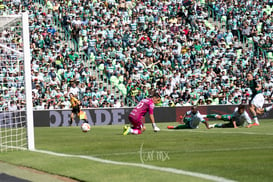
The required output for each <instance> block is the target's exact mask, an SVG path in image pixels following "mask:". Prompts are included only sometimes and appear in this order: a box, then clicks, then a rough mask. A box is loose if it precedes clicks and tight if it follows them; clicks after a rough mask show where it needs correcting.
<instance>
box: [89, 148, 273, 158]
mask: <svg viewBox="0 0 273 182" xmlns="http://www.w3.org/2000/svg"><path fill="white" fill-rule="evenodd" d="M262 149H273V146H264V147H237V148H234V147H233V148H219V149H213V150H211V149H201V150H180V151H170V152H168V154H175V153H193V152H226V151H240V150H262ZM147 152H149V151H148V150H147ZM143 153H145V151H143ZM135 154H140V151H136V152H120V153H118V152H117V153H111V154H94V155H92V156H95V157H103V156H113V155H135Z"/></svg>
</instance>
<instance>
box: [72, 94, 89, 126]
mask: <svg viewBox="0 0 273 182" xmlns="http://www.w3.org/2000/svg"><path fill="white" fill-rule="evenodd" d="M69 97H70V107H71V108H72V112H71V115H70V122H69V124H70V125H71V124H72V122H73V121H74V118H75V116H78V117H79V118H80V119H82V120H84V122H87V116H86V113H85V112H84V111H82V110H81V108H80V105H81V102H80V101H79V100H78V99H77V98H76V97H75V96H74V94H73V93H70V94H69Z"/></svg>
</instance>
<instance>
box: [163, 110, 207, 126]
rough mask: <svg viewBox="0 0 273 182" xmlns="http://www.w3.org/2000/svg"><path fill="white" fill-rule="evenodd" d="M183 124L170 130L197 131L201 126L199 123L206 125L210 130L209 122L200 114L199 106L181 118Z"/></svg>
mask: <svg viewBox="0 0 273 182" xmlns="http://www.w3.org/2000/svg"><path fill="white" fill-rule="evenodd" d="M180 119H181V121H182V122H181V124H180V125H177V126H168V127H167V128H168V129H196V128H198V126H199V123H200V122H201V123H204V124H205V125H206V127H207V129H209V124H208V122H207V121H206V120H205V119H204V118H203V116H202V115H201V114H200V112H199V111H198V109H197V106H192V107H191V110H189V111H187V112H186V113H185V114H184V117H181V118H180Z"/></svg>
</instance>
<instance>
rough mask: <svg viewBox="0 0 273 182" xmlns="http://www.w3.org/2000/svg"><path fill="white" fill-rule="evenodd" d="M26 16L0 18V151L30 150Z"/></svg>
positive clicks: (32, 146)
mask: <svg viewBox="0 0 273 182" xmlns="http://www.w3.org/2000/svg"><path fill="white" fill-rule="evenodd" d="M30 70H31V64H30V48H29V26H28V15H27V13H22V14H21V15H16V16H0V151H1V152H3V151H13V150H25V149H30V150H33V149H34V133H33V113H32V112H33V111H32V91H31V90H32V86H31V71H30Z"/></svg>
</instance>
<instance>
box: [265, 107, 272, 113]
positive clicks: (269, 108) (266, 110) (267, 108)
mask: <svg viewBox="0 0 273 182" xmlns="http://www.w3.org/2000/svg"><path fill="white" fill-rule="evenodd" d="M271 109H273V107H272V106H268V107H266V108H265V109H264V110H265V112H268V111H270V110H271Z"/></svg>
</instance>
